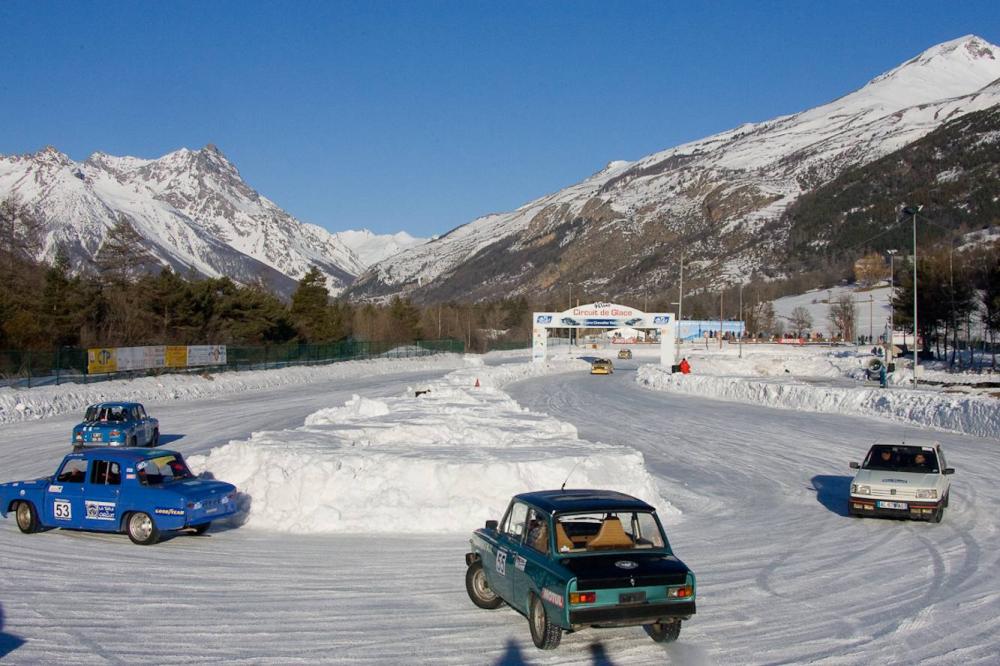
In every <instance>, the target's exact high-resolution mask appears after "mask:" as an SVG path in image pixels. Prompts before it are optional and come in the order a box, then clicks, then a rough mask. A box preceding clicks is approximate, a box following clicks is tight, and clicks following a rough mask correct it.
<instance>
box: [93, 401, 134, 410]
mask: <svg viewBox="0 0 1000 666" xmlns="http://www.w3.org/2000/svg"><path fill="white" fill-rule="evenodd" d="M135 405H142V403H141V402H119V401H114V400H112V401H108V402H95V403H94V404H93V405H90V406H89V407H87V409H90V408H91V407H133V406H135Z"/></svg>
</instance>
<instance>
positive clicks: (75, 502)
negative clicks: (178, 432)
mask: <svg viewBox="0 0 1000 666" xmlns="http://www.w3.org/2000/svg"><path fill="white" fill-rule="evenodd" d="M236 510H237V506H236V486H234V485H232V484H231V483H224V482H222V481H215V480H211V479H200V478H197V477H195V476H194V475H193V474H192V473H191V470H189V469H188V466H187V464H186V463H185V462H184V458H183V457H181V454H179V453H176V452H174V451H163V450H149V449H133V448H122V449H119V448H114V449H108V448H101V449H87V450H85V451H81V452H78V453H71V454H69V455H67V456H66V457H65V458H63V461H62V463H61V464H60V465H59V467H58V469H56V473H55V474H53V475H52V476H47V477H43V478H41V479H35V480H34V481H14V482H11V483H2V484H0V515H3V516H4V517H6V516H7V514H8V513H10V512H14V517H15V520H16V522H17V526H18V528H19V529H20V530H21V531H22V532H24V533H25V534H30V533H32V532H38V531H40V530H42V529H46V528H53V527H63V528H71V529H80V530H95V531H100V532H119V533H120V532H125V533H127V534H128V536H129V539H131V540H132V542H133V543H137V544H139V545H143V546H145V545H150V544H154V543H156V542H157V541H159V539H160V535H161V534H163V533H164V532H170V531H176V530H183V529H189V530H193V531H194V532H195V534H202V533H203V532H205V530H207V529H208V528H209V526H210V525H211V524H212V521H213V520H217V519H219V518H223V517H225V516H229V515H232V514H233V513H235V512H236Z"/></svg>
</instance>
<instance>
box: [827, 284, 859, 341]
mask: <svg viewBox="0 0 1000 666" xmlns="http://www.w3.org/2000/svg"><path fill="white" fill-rule="evenodd" d="M828 318H829V319H830V323H831V324H833V328H834V329H835V330H836V332H837V333H838V334H840V336H841V337H842V338H843V339H844V340H853V339H854V328H855V324H856V322H857V313H856V312H855V309H854V299H853V298H852V297H851V295H850V294H841V295H840V296H838V297H837V299H836V300H835V301H833V302H832V303H830V314H829V315H828Z"/></svg>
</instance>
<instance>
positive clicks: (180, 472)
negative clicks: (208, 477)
mask: <svg viewBox="0 0 1000 666" xmlns="http://www.w3.org/2000/svg"><path fill="white" fill-rule="evenodd" d="M136 470H137V472H138V475H139V483H141V484H142V485H144V486H159V485H163V484H164V483H170V482H171V481H177V480H179V479H190V478H193V477H194V474H192V473H191V470H190V469H188V466H187V464H186V463H185V462H184V459H183V458H182V457H181V456H179V455H169V456H159V457H157V458H150V459H148V460H142V461H140V462H139V463H138V464H137V465H136Z"/></svg>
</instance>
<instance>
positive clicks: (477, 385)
mask: <svg viewBox="0 0 1000 666" xmlns="http://www.w3.org/2000/svg"><path fill="white" fill-rule="evenodd" d="M476 388H479V377H476Z"/></svg>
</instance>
